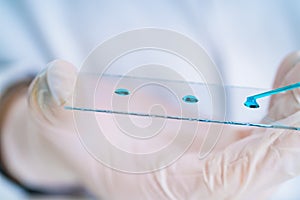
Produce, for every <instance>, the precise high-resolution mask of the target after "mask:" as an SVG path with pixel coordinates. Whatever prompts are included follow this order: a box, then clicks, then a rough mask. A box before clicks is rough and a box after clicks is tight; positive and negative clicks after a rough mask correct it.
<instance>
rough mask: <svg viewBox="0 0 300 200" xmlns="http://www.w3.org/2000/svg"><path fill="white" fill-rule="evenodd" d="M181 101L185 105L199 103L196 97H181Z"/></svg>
mask: <svg viewBox="0 0 300 200" xmlns="http://www.w3.org/2000/svg"><path fill="white" fill-rule="evenodd" d="M182 100H183V101H184V102H186V103H197V102H198V101H199V100H198V99H197V97H195V96H193V95H186V96H184V97H182Z"/></svg>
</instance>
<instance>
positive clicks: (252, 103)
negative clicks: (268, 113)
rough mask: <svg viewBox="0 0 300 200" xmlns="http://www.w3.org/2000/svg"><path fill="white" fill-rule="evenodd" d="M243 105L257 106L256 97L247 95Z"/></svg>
mask: <svg viewBox="0 0 300 200" xmlns="http://www.w3.org/2000/svg"><path fill="white" fill-rule="evenodd" d="M244 105H245V106H247V107H248V108H259V105H258V103H257V101H256V99H255V98H253V97H247V100H246V102H245V103H244Z"/></svg>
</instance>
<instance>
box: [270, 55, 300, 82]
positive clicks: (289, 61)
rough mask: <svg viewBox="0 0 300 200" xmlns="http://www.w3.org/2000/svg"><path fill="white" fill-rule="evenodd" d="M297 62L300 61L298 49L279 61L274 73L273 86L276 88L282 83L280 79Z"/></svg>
mask: <svg viewBox="0 0 300 200" xmlns="http://www.w3.org/2000/svg"><path fill="white" fill-rule="evenodd" d="M297 63H300V51H294V52H292V53H290V54H288V55H287V56H286V57H285V58H284V59H283V61H282V62H281V63H280V65H279V68H278V70H277V73H276V77H275V80H274V83H273V88H278V87H280V86H281V84H282V80H283V78H284V77H285V75H286V74H287V73H288V72H289V71H290V70H291V69H292V68H294V67H295V65H296V64H297Z"/></svg>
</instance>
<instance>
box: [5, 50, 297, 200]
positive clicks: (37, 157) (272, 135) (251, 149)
mask: <svg viewBox="0 0 300 200" xmlns="http://www.w3.org/2000/svg"><path fill="white" fill-rule="evenodd" d="M299 58H300V56H299V53H296V54H293V55H292V56H288V57H287V58H286V59H285V60H284V62H283V63H282V65H281V66H280V68H279V71H278V74H277V77H276V80H275V83H274V87H280V86H283V85H286V84H290V83H293V82H295V81H300V78H299V74H300V65H299V64H297V62H298V59H299ZM75 79H76V70H75V67H73V66H72V65H71V64H69V63H66V62H63V61H56V62H53V63H51V64H49V66H48V68H47V69H46V70H45V71H43V72H42V73H40V74H39V75H38V76H37V77H36V79H35V80H34V81H33V83H32V85H31V88H30V91H29V95H28V97H27V96H26V94H23V95H21V96H20V98H19V99H18V100H16V102H15V103H14V106H13V107H12V109H11V112H10V114H9V115H8V116H7V122H6V124H5V126H4V129H3V133H4V135H3V144H2V145H4V149H5V151H4V157H5V160H6V164H7V167H8V168H9V169H10V172H11V173H12V174H14V175H15V176H16V177H18V179H19V180H20V181H22V182H24V183H26V184H30V185H33V186H36V185H39V186H44V187H52V186H53V185H57V184H60V185H64V184H74V183H79V184H82V185H83V186H85V187H87V188H89V189H90V190H91V191H92V192H93V193H94V194H96V195H97V196H99V197H101V198H103V199H218V200H219V199H242V200H246V199H266V198H267V196H268V194H269V192H270V190H271V189H273V188H274V187H275V186H277V185H278V184H280V183H282V182H284V181H286V180H288V179H290V178H293V177H295V176H297V175H299V173H300V160H299V159H298V158H299V156H300V147H299V144H300V136H299V133H297V132H295V131H291V130H279V129H278V130H275V129H253V130H252V132H251V134H249V132H247V134H246V135H244V136H245V137H244V138H241V137H239V136H240V135H242V134H241V132H240V131H239V129H238V128H236V127H230V126H227V127H225V129H224V133H223V136H225V138H226V137H229V136H232V138H231V139H229V140H225V138H223V137H222V138H221V140H220V142H219V144H218V146H217V147H216V149H215V150H214V151H213V152H212V153H211V154H209V156H208V157H206V158H205V159H202V160H199V159H198V153H199V152H198V150H199V149H198V148H193V147H194V146H198V147H199V143H201V142H200V141H201V140H202V139H203V137H204V136H201V133H202V132H201V129H200V130H199V131H198V134H199V135H200V137H199V138H200V139H198V141H195V144H194V146H193V147H192V148H191V149H190V150H189V151H187V152H186V153H185V154H184V155H183V156H182V157H181V158H180V159H179V160H177V161H176V162H175V163H173V164H172V165H171V166H169V167H167V168H164V169H162V170H159V171H157V172H153V173H145V174H128V173H122V172H118V171H116V170H112V169H110V168H108V167H105V166H104V165H102V164H101V163H99V162H97V161H96V160H95V159H94V158H92V157H91V156H90V154H89V153H87V151H86V150H85V149H84V148H83V146H82V144H81V143H80V141H79V139H78V136H77V134H76V130H75V126H74V121H73V116H72V112H70V111H66V110H64V109H63V106H64V103H65V102H66V101H67V100H68V98H69V97H70V95H71V92H72V88H73V84H74V81H75ZM299 94H300V93H299V90H295V91H290V92H287V93H284V94H280V95H276V96H274V97H273V99H272V101H271V105H270V108H269V110H270V112H269V116H270V117H273V118H276V119H277V120H278V121H281V122H283V123H284V124H289V125H298V126H299V123H300V122H299V121H300V112H299V105H300V104H299V100H300V99H299ZM275 98H276V100H275ZM27 100H29V101H27ZM28 102H29V104H28ZM107 117H109V116H107ZM103 120H105V117H104V118H103ZM16 124H18V126H16ZM202 128H203V129H206V128H207V127H205V125H203V127H202ZM112 130H114V129H113V128H112ZM165 139H167V138H165ZM116 140H117V139H116ZM124 143H126V141H124ZM127 145H128V146H129V148H130V147H131V146H130V145H131V144H130V143H129V144H127ZM99 148H100V150H103V151H105V149H101V147H99ZM131 148H132V149H137V150H138V149H139V148H143V146H138V147H131ZM107 153H108V154H110V152H107ZM111 159H114V155H113V154H111ZM157 159H160V158H157ZM126 162H133V163H134V161H132V160H129V161H128V160H124V164H126ZM20 163H22V165H20ZM50 163H51V164H50Z"/></svg>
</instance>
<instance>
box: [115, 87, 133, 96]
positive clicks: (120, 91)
mask: <svg viewBox="0 0 300 200" xmlns="http://www.w3.org/2000/svg"><path fill="white" fill-rule="evenodd" d="M115 93H116V94H118V95H120V96H127V95H129V94H130V92H129V90H127V89H124V88H119V89H116V90H115Z"/></svg>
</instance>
